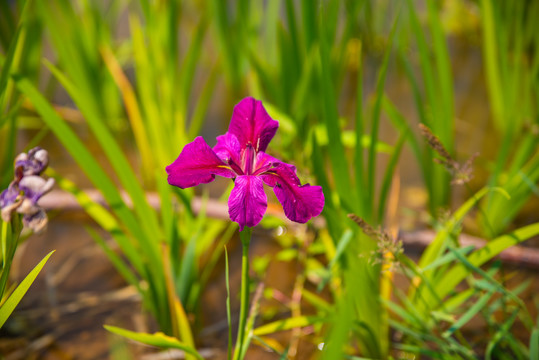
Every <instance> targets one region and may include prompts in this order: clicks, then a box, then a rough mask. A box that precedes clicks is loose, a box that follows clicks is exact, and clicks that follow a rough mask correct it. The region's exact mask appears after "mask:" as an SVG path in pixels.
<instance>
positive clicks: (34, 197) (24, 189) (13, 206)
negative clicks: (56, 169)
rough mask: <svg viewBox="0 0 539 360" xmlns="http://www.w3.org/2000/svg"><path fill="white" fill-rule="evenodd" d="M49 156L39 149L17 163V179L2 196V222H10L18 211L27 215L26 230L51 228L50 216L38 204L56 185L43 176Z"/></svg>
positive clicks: (24, 217) (24, 218)
mask: <svg viewBox="0 0 539 360" xmlns="http://www.w3.org/2000/svg"><path fill="white" fill-rule="evenodd" d="M48 162H49V157H48V153H47V151H46V150H43V149H41V148H39V147H36V148H33V149H32V150H30V151H29V152H28V154H25V153H21V154H19V155H18V156H17V158H16V159H15V178H14V180H13V181H12V182H11V183H10V184H9V187H8V188H7V189H6V190H4V191H3V192H2V193H1V194H0V209H1V215H2V220H4V221H6V222H8V221H10V220H11V215H12V214H13V212H14V211H16V212H18V213H19V214H23V218H22V221H23V224H24V226H26V227H28V228H30V229H32V230H33V231H34V232H39V231H41V230H43V228H44V227H45V226H46V225H47V215H46V214H45V211H44V210H43V209H42V208H41V207H40V206H39V205H38V204H37V202H38V200H39V199H40V198H41V197H42V196H43V195H44V194H46V193H47V192H49V191H50V190H51V189H52V187H53V185H54V179H52V178H51V179H47V180H45V179H43V178H42V177H41V176H40V174H41V173H42V172H43V171H44V170H45V169H46V168H47V165H48Z"/></svg>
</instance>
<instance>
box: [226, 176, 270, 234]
mask: <svg viewBox="0 0 539 360" xmlns="http://www.w3.org/2000/svg"><path fill="white" fill-rule="evenodd" d="M267 207H268V202H267V197H266V193H265V192H264V182H263V181H262V179H260V178H259V177H257V176H252V175H241V176H238V177H237V178H236V180H235V184H234V189H232V192H231V193H230V198H229V199H228V214H229V215H230V219H231V220H232V221H235V222H237V223H238V224H239V226H240V231H242V230H243V227H244V226H249V227H253V226H255V225H257V224H258V223H259V222H260V220H262V217H264V213H265V212H266V208H267Z"/></svg>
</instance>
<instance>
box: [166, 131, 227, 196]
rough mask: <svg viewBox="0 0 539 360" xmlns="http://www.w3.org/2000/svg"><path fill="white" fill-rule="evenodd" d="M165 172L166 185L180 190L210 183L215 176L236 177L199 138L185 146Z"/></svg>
mask: <svg viewBox="0 0 539 360" xmlns="http://www.w3.org/2000/svg"><path fill="white" fill-rule="evenodd" d="M166 171H167V174H168V183H169V184H170V185H174V186H177V187H179V188H182V189H185V188H188V187H191V186H195V185H198V184H203V183H204V184H205V183H209V182H212V181H213V179H215V175H219V176H224V177H227V178H233V177H234V176H236V175H235V174H234V172H233V171H232V170H231V169H230V167H229V166H228V165H226V164H225V163H223V161H222V160H221V159H219V157H218V156H217V155H216V154H215V152H213V150H212V149H211V148H210V147H209V145H208V144H206V142H205V141H204V139H203V138H202V137H200V136H199V137H197V138H196V139H195V140H194V141H193V142H191V143H189V144H187V145H185V147H184V148H183V150H182V152H181V153H180V155H179V156H178V158H177V159H176V160H174V162H173V163H172V164H170V165H169V166H167V167H166Z"/></svg>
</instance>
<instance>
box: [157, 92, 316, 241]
mask: <svg viewBox="0 0 539 360" xmlns="http://www.w3.org/2000/svg"><path fill="white" fill-rule="evenodd" d="M278 127H279V123H278V122H277V121H275V120H273V119H272V118H271V117H270V116H269V115H268V113H267V112H266V110H265V109H264V107H263V106H262V102H261V101H257V100H255V99H253V98H251V97H248V98H245V99H243V100H241V101H240V102H239V103H238V104H237V105H236V106H235V107H234V112H233V114H232V119H231V121H230V125H229V127H228V132H227V133H226V134H224V135H221V136H218V137H217V145H215V146H214V147H213V149H212V148H210V147H209V146H208V144H206V142H205V141H204V139H203V138H202V137H200V136H199V137H197V138H195V140H194V141H193V142H191V143H189V144H187V145H186V146H185V147H184V148H183V150H182V152H181V153H180V155H179V156H178V158H177V159H176V160H175V161H174V162H173V163H172V164H170V165H169V166H167V168H166V171H167V174H168V182H169V184H171V185H174V186H178V187H179V188H182V189H185V188H188V187H192V186H195V185H198V184H202V183H209V182H211V181H213V180H214V179H215V175H219V176H223V177H227V178H233V179H235V184H234V189H232V192H231V193H230V198H229V199H228V213H229V215H230V219H232V221H235V222H237V223H238V224H239V226H240V231H241V230H243V227H244V226H249V227H252V226H255V225H257V224H258V223H259V222H260V220H262V217H263V216H264V213H265V212H266V208H267V198H266V194H265V193H264V184H266V185H268V186H270V187H272V188H273V191H274V192H275V195H276V196H277V199H278V200H279V202H280V203H281V204H282V205H283V209H284V212H285V215H286V216H287V217H288V218H289V219H290V220H292V221H295V222H299V223H305V222H307V221H308V220H309V219H310V218H311V217H314V216H317V215H319V214H320V213H321V212H322V209H323V208H324V194H323V193H322V187H321V186H311V185H309V184H305V185H301V182H300V181H299V179H298V177H297V175H296V168H295V167H294V166H292V165H289V164H286V163H284V162H282V161H280V160H277V159H275V158H273V157H271V156H270V155H268V154H266V153H265V151H266V148H267V146H268V144H269V142H270V141H271V139H272V138H273V136H274V135H275V132H276V131H277V128H278Z"/></svg>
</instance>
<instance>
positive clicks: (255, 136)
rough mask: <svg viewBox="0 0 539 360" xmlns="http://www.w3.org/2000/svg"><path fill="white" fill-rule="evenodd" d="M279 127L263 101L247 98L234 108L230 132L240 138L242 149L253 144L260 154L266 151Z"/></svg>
mask: <svg viewBox="0 0 539 360" xmlns="http://www.w3.org/2000/svg"><path fill="white" fill-rule="evenodd" d="M278 127H279V123H278V122H277V121H275V120H273V119H272V118H271V117H270V116H269V115H268V113H267V112H266V109H264V106H263V105H262V101H259V100H255V99H253V98H252V97H247V98H245V99H243V100H241V101H240V102H239V103H238V104H237V105H236V106H235V107H234V112H233V114H232V119H231V120H230V125H229V127H228V132H229V133H231V134H234V135H235V136H236V137H237V138H238V140H239V142H240V144H241V148H242V149H244V148H245V147H246V146H247V144H249V143H251V144H252V145H253V147H254V148H255V150H256V151H257V152H258V151H265V150H266V148H267V147H268V144H269V142H270V141H271V139H272V138H273V136H274V135H275V132H276V131H277V128H278Z"/></svg>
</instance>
